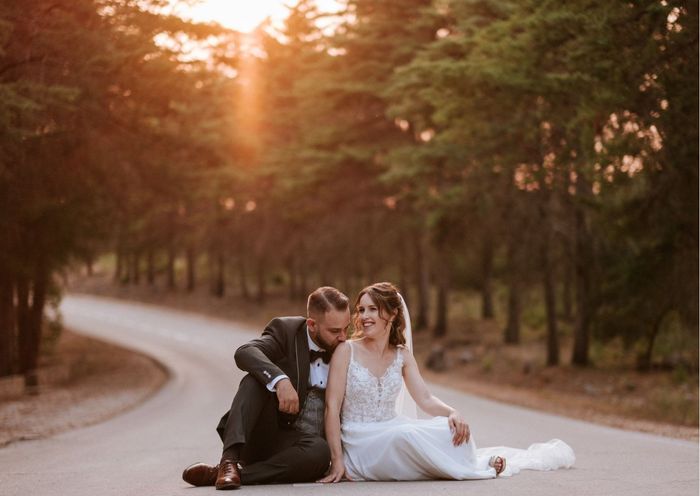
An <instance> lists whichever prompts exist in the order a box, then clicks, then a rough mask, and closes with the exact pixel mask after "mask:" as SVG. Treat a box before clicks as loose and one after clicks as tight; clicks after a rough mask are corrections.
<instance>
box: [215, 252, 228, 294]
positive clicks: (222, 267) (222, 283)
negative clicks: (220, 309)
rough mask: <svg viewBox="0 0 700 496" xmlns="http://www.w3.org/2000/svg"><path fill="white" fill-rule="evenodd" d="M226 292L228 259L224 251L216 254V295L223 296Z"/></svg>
mask: <svg viewBox="0 0 700 496" xmlns="http://www.w3.org/2000/svg"><path fill="white" fill-rule="evenodd" d="M225 293H226V259H225V258H224V254H223V253H219V254H217V255H216V282H215V285H214V296H216V297H217V298H223V297H224V294H225Z"/></svg>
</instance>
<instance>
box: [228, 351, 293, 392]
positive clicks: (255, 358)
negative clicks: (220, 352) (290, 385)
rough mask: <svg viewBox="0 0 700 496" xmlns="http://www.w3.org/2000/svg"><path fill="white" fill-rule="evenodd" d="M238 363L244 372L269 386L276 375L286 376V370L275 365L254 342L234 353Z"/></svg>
mask: <svg viewBox="0 0 700 496" xmlns="http://www.w3.org/2000/svg"><path fill="white" fill-rule="evenodd" d="M234 359H235V361H236V365H237V366H238V368H239V369H241V370H242V371H244V372H248V373H250V374H252V375H253V377H255V378H256V379H257V380H258V382H260V383H261V384H263V385H265V386H267V384H269V383H270V381H272V380H274V379H275V378H276V377H279V376H284V375H285V373H284V371H283V370H282V369H281V368H279V367H278V366H277V365H275V364H274V363H273V362H272V360H270V358H269V357H268V356H267V355H266V354H265V353H263V352H262V351H261V350H260V349H259V348H258V347H256V346H255V343H254V342H251V343H248V344H245V345H243V346H241V347H240V348H238V350H236V353H235V355H234Z"/></svg>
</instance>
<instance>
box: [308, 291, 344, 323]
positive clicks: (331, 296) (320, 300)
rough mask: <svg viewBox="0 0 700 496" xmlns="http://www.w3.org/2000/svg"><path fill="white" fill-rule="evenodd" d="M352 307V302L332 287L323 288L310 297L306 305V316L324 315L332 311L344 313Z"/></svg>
mask: <svg viewBox="0 0 700 496" xmlns="http://www.w3.org/2000/svg"><path fill="white" fill-rule="evenodd" d="M349 306H350V300H349V299H348V297H347V296H345V295H344V294H343V293H341V292H340V291H338V290H337V289H335V288H333V287H331V286H323V287H320V288H318V289H316V290H315V291H314V292H313V293H311V294H310V295H309V300H308V301H307V303H306V315H308V316H309V317H311V316H312V315H319V316H320V315H324V314H325V313H326V312H329V311H331V309H334V310H337V311H339V312H343V311H345V310H347V309H348V307H349Z"/></svg>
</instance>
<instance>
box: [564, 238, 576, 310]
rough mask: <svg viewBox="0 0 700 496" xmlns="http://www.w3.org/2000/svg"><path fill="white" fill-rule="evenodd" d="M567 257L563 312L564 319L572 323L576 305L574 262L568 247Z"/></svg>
mask: <svg viewBox="0 0 700 496" xmlns="http://www.w3.org/2000/svg"><path fill="white" fill-rule="evenodd" d="M566 244H567V245H568V244H569V243H568V242H567V243H566ZM566 252H567V256H566V262H565V266H564V288H563V289H564V290H563V296H562V299H563V305H564V308H563V312H564V315H563V317H564V319H566V320H567V321H568V322H571V321H572V320H573V316H574V305H573V294H572V293H573V291H572V286H573V283H572V281H573V279H574V275H573V262H572V260H571V259H572V255H571V253H570V252H571V250H570V249H568V247H567V250H566Z"/></svg>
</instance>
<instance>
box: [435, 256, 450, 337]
mask: <svg viewBox="0 0 700 496" xmlns="http://www.w3.org/2000/svg"><path fill="white" fill-rule="evenodd" d="M437 264H438V270H437V273H436V275H437V276H438V277H437V299H436V308H435V312H436V313H435V328H434V329H433V336H434V337H435V338H441V337H443V336H445V335H446V334H447V302H448V297H449V286H450V276H449V268H448V267H447V260H445V258H444V255H443V256H442V257H441V259H440V260H438V261H437Z"/></svg>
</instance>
